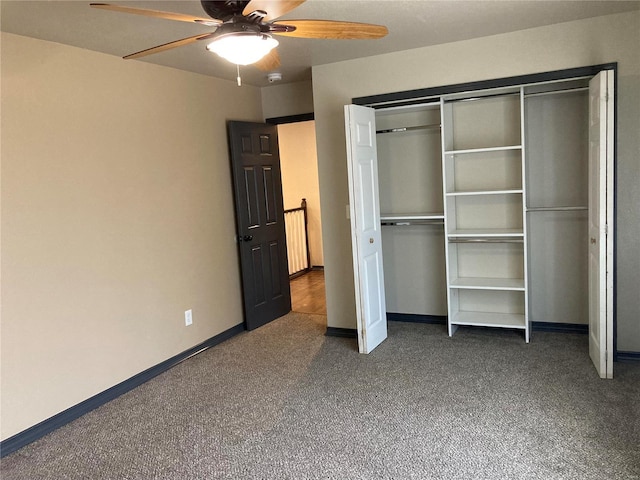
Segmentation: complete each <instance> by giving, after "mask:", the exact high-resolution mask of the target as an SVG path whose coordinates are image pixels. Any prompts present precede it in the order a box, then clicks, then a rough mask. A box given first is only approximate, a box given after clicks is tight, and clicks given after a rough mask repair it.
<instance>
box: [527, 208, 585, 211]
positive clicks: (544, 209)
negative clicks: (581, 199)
mask: <svg viewBox="0 0 640 480" xmlns="http://www.w3.org/2000/svg"><path fill="white" fill-rule="evenodd" d="M582 210H589V207H530V208H527V212H571V211H582Z"/></svg>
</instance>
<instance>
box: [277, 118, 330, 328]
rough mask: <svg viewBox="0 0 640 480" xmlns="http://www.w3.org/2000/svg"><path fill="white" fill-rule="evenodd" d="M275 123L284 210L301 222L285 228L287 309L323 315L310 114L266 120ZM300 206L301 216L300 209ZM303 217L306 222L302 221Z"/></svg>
mask: <svg viewBox="0 0 640 480" xmlns="http://www.w3.org/2000/svg"><path fill="white" fill-rule="evenodd" d="M267 122H268V123H274V124H277V128H278V143H279V150H280V168H281V172H282V196H283V205H284V210H285V211H287V210H290V211H293V210H296V211H298V212H300V214H301V215H300V218H301V219H302V220H297V221H296V220H293V218H294V216H295V213H296V212H292V215H291V216H292V220H293V221H292V222H291V223H292V224H296V223H297V224H299V225H298V226H295V225H294V226H293V227H292V228H289V227H287V244H288V245H290V247H291V248H293V249H294V250H295V252H294V253H292V252H293V251H291V252H290V253H289V256H290V257H291V258H290V261H289V275H290V286H291V307H292V310H293V311H294V312H299V313H308V314H317V315H325V316H326V313H327V309H326V299H325V286H324V259H323V252H322V224H321V216H320V187H319V181H318V160H317V152H316V135H315V121H314V120H313V114H310V115H304V116H295V117H281V118H277V119H268V120H267ZM303 204H304V209H305V211H306V212H305V213H306V215H305V214H302V212H301V210H302V207H303ZM305 217H306V220H305Z"/></svg>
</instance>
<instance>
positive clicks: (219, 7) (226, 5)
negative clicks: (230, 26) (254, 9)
mask: <svg viewBox="0 0 640 480" xmlns="http://www.w3.org/2000/svg"><path fill="white" fill-rule="evenodd" d="M200 3H201V4H202V8H203V9H204V11H205V12H206V13H207V15H209V16H210V17H211V18H215V19H217V20H222V21H223V22H226V21H227V20H230V19H231V18H233V17H234V16H235V15H242V11H243V10H244V8H245V7H246V6H247V5H248V4H249V2H248V1H245V0H227V1H220V0H201V2H200Z"/></svg>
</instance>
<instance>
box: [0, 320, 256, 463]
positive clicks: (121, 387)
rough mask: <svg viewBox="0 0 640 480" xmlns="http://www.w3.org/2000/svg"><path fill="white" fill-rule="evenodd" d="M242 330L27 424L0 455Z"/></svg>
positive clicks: (224, 334) (213, 339)
mask: <svg viewBox="0 0 640 480" xmlns="http://www.w3.org/2000/svg"><path fill="white" fill-rule="evenodd" d="M244 330H245V326H244V323H241V324H239V325H236V326H235V327H231V328H230V329H228V330H225V331H224V332H222V333H219V334H218V335H216V336H215V337H211V338H210V339H208V340H205V341H204V342H202V343H200V344H199V345H196V346H195V347H192V348H190V349H189V350H185V351H184V352H182V353H179V354H178V355H176V356H174V357H171V358H170V359H168V360H165V361H164V362H162V363H159V364H157V365H155V366H153V367H151V368H148V369H147V370H144V371H143V372H140V373H138V374H137V375H134V376H133V377H131V378H129V379H127V380H125V381H123V382H121V383H119V384H117V385H114V386H113V387H111V388H108V389H107V390H105V391H103V392H100V393H98V394H97V395H94V396H93V397H91V398H88V399H87V400H85V401H83V402H80V403H78V404H77V405H74V406H73V407H69V408H67V409H66V410H64V411H63V412H60V413H58V414H56V415H54V416H53V417H50V418H47V419H46V420H43V421H42V422H40V423H38V424H36V425H34V426H33V427H30V428H28V429H26V430H23V431H22V432H20V433H16V434H15V435H14V436H12V437H9V438H7V439H6V440H3V441H2V442H0V457H4V456H6V455H9V454H10V453H12V452H15V451H16V450H18V449H20V448H22V447H24V446H25V445H28V444H29V443H31V442H34V441H36V440H38V439H39V438H42V437H43V436H45V435H46V434H47V433H50V432H52V431H54V430H55V429H57V428H59V427H61V426H63V425H66V424H67V423H69V422H71V421H73V420H75V419H77V418H79V417H81V416H82V415H84V414H85V413H88V412H90V411H91V410H94V409H96V408H98V407H100V406H102V405H104V404H105V403H108V402H110V401H111V400H113V399H115V398H117V397H119V396H120V395H122V394H123V393H127V392H128V391H130V390H133V389H134V388H136V387H138V386H140V385H142V384H143V383H145V382H147V381H149V380H151V379H152V378H153V377H155V376H157V375H160V374H161V373H163V372H166V371H167V370H169V369H170V368H172V367H175V366H176V365H178V364H179V363H181V362H184V361H185V360H187V359H189V358H191V357H193V356H195V355H197V354H199V353H201V352H203V351H205V350H208V349H209V348H211V347H215V346H216V345H218V344H220V343H222V342H224V341H225V340H228V339H230V338H231V337H234V336H236V335H237V334H239V333H241V332H243V331H244Z"/></svg>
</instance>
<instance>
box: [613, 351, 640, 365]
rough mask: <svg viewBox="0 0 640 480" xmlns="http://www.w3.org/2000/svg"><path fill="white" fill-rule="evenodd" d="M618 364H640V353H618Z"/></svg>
mask: <svg viewBox="0 0 640 480" xmlns="http://www.w3.org/2000/svg"><path fill="white" fill-rule="evenodd" d="M616 362H634V363H635V362H640V352H620V351H618V352H616Z"/></svg>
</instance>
